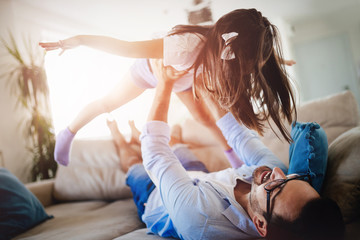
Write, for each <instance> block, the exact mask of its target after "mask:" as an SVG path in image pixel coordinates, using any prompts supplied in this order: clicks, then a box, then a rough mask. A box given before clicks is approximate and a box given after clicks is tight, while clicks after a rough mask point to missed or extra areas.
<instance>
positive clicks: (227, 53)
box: [221, 32, 239, 60]
mask: <svg viewBox="0 0 360 240" xmlns="http://www.w3.org/2000/svg"><path fill="white" fill-rule="evenodd" d="M238 35H239V34H238V33H237V32H229V33H224V34H222V35H221V37H222V38H223V39H224V41H225V48H224V50H223V51H222V52H221V59H223V60H231V59H234V58H235V53H234V52H233V50H232V49H231V47H230V45H229V43H230V42H231V41H232V40H234V39H235V38H236V37H237V36H238Z"/></svg>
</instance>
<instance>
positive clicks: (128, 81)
mask: <svg viewBox="0 0 360 240" xmlns="http://www.w3.org/2000/svg"><path fill="white" fill-rule="evenodd" d="M144 91H145V89H143V88H139V87H138V86H136V85H135V84H134V83H133V81H132V77H131V73H130V72H128V73H127V74H126V75H125V79H124V81H122V82H121V83H119V84H117V86H115V88H113V89H112V90H111V91H110V92H109V94H107V95H106V96H105V97H103V98H101V99H98V100H96V101H93V102H91V103H90V104H88V105H87V106H85V107H84V108H83V109H82V110H81V111H80V113H79V114H78V115H77V117H76V118H75V119H74V120H73V121H72V122H71V124H70V125H69V126H68V128H66V129H65V130H62V131H61V132H59V134H58V135H57V136H56V143H55V151H54V156H55V161H57V162H58V163H60V164H61V165H65V166H67V165H68V164H69V154H70V147H71V142H72V140H73V138H74V136H75V134H76V132H77V131H79V130H80V129H81V128H82V127H83V126H85V125H86V124H87V123H88V122H90V121H91V120H92V119H94V118H95V117H96V116H98V115H100V114H102V113H105V112H111V111H113V110H115V109H116V108H119V107H121V106H122V105H124V104H125V103H127V102H129V101H131V100H132V99H134V98H136V97H137V96H139V95H140V94H141V93H143V92H144Z"/></svg>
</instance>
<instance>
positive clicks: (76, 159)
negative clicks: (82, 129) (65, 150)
mask: <svg viewBox="0 0 360 240" xmlns="http://www.w3.org/2000/svg"><path fill="white" fill-rule="evenodd" d="M119 162H120V159H119V157H118V155H117V153H116V149H115V145H114V144H113V140H112V139H111V138H106V139H94V140H91V139H88V140H77V139H75V140H74V142H73V144H72V147H71V155H70V164H69V165H68V166H67V167H64V166H59V168H58V170H57V173H56V178H55V184H54V197H55V199H57V200H61V201H71V200H96V199H106V200H114V199H121V198H128V197H131V191H130V188H129V187H128V186H126V184H125V178H126V175H125V173H124V172H123V171H122V170H121V168H120V165H119Z"/></svg>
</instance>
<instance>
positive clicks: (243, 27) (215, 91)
mask: <svg viewBox="0 0 360 240" xmlns="http://www.w3.org/2000/svg"><path fill="white" fill-rule="evenodd" d="M186 32H193V33H197V34H201V35H203V36H204V38H205V40H204V47H203V48H202V50H201V51H200V53H199V55H198V57H197V60H196V61H195V63H194V65H193V66H192V67H193V68H194V69H195V70H194V71H195V74H194V93H195V96H197V91H198V90H201V89H206V90H207V91H208V92H210V93H211V96H212V97H213V98H214V99H215V100H217V101H218V102H219V104H220V106H221V107H222V108H224V109H225V110H227V111H230V112H231V113H232V114H233V116H234V117H235V118H236V119H237V120H238V121H239V122H240V123H242V124H244V125H245V126H247V127H248V128H250V129H254V130H256V131H257V132H258V133H259V134H261V135H262V134H263V132H264V121H267V122H268V123H269V126H270V127H271V129H272V130H273V131H274V129H273V128H272V125H271V124H270V122H269V120H270V118H271V119H272V120H273V121H274V123H275V124H276V126H277V127H278V128H279V130H280V133H281V134H282V136H283V137H284V138H285V139H286V141H288V142H290V141H291V136H290V134H289V131H288V130H287V129H286V127H285V125H284V123H283V121H282V120H283V119H284V118H285V119H286V120H287V121H288V122H289V123H291V122H292V121H293V113H294V119H296V117H297V112H296V106H295V100H294V94H293V90H292V85H291V83H290V81H289V78H288V75H287V73H286V71H285V68H284V66H283V64H281V61H282V59H283V55H282V50H281V42H280V36H279V33H278V29H277V28H276V26H274V25H272V24H271V23H270V22H269V21H268V19H267V18H265V17H263V16H262V14H261V13H260V12H258V11H257V10H255V9H238V10H234V11H232V12H230V13H228V14H226V15H224V16H223V17H221V18H220V19H219V20H218V21H217V22H216V23H215V24H214V25H213V26H191V25H189V26H185V25H180V26H176V27H174V29H173V31H172V32H171V33H170V35H173V34H182V33H186ZM230 32H236V33H237V34H238V36H237V37H235V38H232V39H230V41H228V42H227V45H226V44H225V41H224V39H223V38H222V35H223V34H224V33H230ZM226 47H230V49H231V51H232V53H234V55H235V58H233V59H230V60H224V59H222V58H221V56H222V53H223V51H224V49H225V48H226ZM197 71H201V73H202V75H201V76H202V77H200V78H199V77H198V78H197V77H196V75H197V74H196V73H197ZM274 132H275V131H274ZM275 134H276V133H275Z"/></svg>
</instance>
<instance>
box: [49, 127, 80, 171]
mask: <svg viewBox="0 0 360 240" xmlns="http://www.w3.org/2000/svg"><path fill="white" fill-rule="evenodd" d="M74 137H75V133H72V132H71V131H70V130H69V128H65V129H64V130H62V131H60V132H59V134H58V135H57V136H56V142H55V150H54V157H55V161H56V162H58V163H59V164H61V165H64V166H67V165H68V164H69V158H70V146H71V143H72V140H73V139H74Z"/></svg>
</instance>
